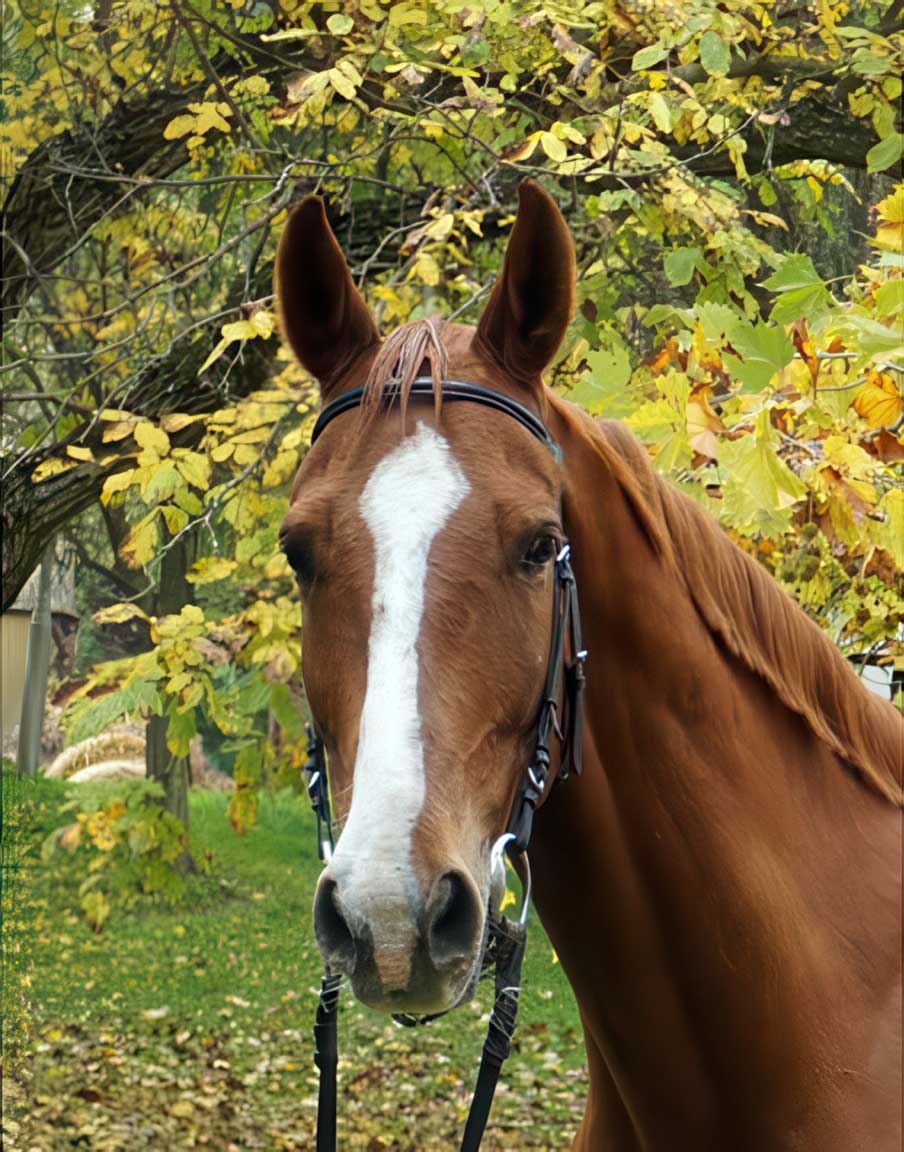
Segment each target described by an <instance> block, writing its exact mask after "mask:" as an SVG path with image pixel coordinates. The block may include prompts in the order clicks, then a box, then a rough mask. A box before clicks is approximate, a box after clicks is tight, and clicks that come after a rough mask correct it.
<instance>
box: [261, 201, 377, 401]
mask: <svg viewBox="0 0 904 1152" xmlns="http://www.w3.org/2000/svg"><path fill="white" fill-rule="evenodd" d="M275 281H276V295H277V297H278V299H279V311H280V316H281V317H282V327H283V332H284V333H285V336H286V338H287V339H288V341H289V344H290V345H291V346H292V351H293V352H294V353H295V355H296V356H297V357H298V359H299V360H300V361H301V364H302V366H303V367H304V368H306V369H307V370H308V372H310V373H311V375H312V376H314V377H316V379H317V380H318V381H319V382H320V392H321V395H322V396H324V397H325V396H326V395H327V394H328V393H329V391H330V389H331V388H332V386H333V385H334V384H335V383H336V382H337V381H338V379H339V378H340V377H341V376H342V374H343V372H344V370H345V369H347V368H348V367H349V366H350V365H351V363H352V361H353V360H354V359H355V358H356V357H357V356H358V355H359V354H360V353H361V352H363V351H364V350H365V349H366V348H369V347H371V345H373V344H377V343H378V342H379V339H380V337H379V335H378V333H377V329H376V327H375V325H374V322H373V319H372V318H371V315H370V312H369V311H368V310H367V305H366V304H365V303H364V301H363V300H362V298H361V294H360V293H359V292H358V290H357V288H356V287H355V285H354V282H353V280H352V278H351V274H350V273H349V270H348V265H347V264H346V263H345V258H344V257H343V255H342V249H341V248H340V247H339V244H338V242H337V240H336V237H335V236H334V235H333V232H332V229H331V228H330V226H329V223H328V222H327V218H326V211H325V209H324V205H323V201H322V200H321V199H320V197H319V196H309V197H308V198H307V199H306V200H303V201H302V202H301V204H299V206H298V207H297V208H296V209H295V211H294V212H293V213H292V214H291V215H290V216H289V219H288V220H287V221H286V226H285V228H284V229H283V234H282V236H281V237H280V241H279V251H278V252H277V255H276V276H275Z"/></svg>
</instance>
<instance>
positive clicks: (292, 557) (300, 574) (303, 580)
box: [282, 536, 314, 588]
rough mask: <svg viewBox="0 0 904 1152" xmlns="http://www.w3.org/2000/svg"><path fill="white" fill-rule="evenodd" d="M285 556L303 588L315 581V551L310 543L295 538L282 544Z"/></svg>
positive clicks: (297, 537)
mask: <svg viewBox="0 0 904 1152" xmlns="http://www.w3.org/2000/svg"><path fill="white" fill-rule="evenodd" d="M282 550H283V554H284V555H285V557H286V560H287V561H288V563H289V567H290V568H291V569H292V571H293V572H294V573H295V575H296V577H297V578H298V583H299V584H300V585H301V587H302V588H304V587H306V586H307V585H309V584H311V583H313V580H314V550H313V548H312V547H311V544H310V541H308V540H305V539H304V538H303V537H299V536H294V537H290V538H289V539H287V540H284V541H283V542H282Z"/></svg>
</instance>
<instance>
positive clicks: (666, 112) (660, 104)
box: [650, 92, 672, 132]
mask: <svg viewBox="0 0 904 1152" xmlns="http://www.w3.org/2000/svg"><path fill="white" fill-rule="evenodd" d="M650 115H651V116H652V117H653V123H654V124H655V125H656V127H657V128H658V129H659V131H660V132H671V131H672V110H671V108H670V107H669V102H668V100H666V98H665V96H663V94H662V93H661V92H654V93H653V95H652V96H651V98H650Z"/></svg>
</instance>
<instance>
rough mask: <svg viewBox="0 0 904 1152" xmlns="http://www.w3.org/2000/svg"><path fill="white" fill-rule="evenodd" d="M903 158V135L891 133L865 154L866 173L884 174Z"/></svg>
mask: <svg viewBox="0 0 904 1152" xmlns="http://www.w3.org/2000/svg"><path fill="white" fill-rule="evenodd" d="M902 156H904V133H901V132H892V133H891V135H890V136H886V137H885V139H884V140H880V141H879V143H878V144H874V145H873V146H872V148H870V150H869V152H867V154H866V170H867V172H884V171H885V169H886V168H891V166H892V164H897V162H898V161H899V160H900V159H901V157H902Z"/></svg>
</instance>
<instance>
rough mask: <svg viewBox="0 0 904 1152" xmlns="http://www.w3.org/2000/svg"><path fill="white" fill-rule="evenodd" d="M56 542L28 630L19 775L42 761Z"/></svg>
mask: <svg viewBox="0 0 904 1152" xmlns="http://www.w3.org/2000/svg"><path fill="white" fill-rule="evenodd" d="M53 562H54V549H53V543H52V542H51V544H49V545H48V547H47V549H46V551H45V552H44V556H43V559H42V560H41V569H40V572H39V574H38V599H37V603H36V604H35V610H34V612H33V613H32V617H31V624H30V626H29V629H28V649H27V651H26V655H25V687H24V690H23V692H22V719H21V721H20V724H19V749H18V753H19V754H18V756H17V757H16V764H17V770H18V774H19V775H20V776H34V775H35V773H36V772H37V770H38V764H39V763H40V762H41V733H42V731H43V729H44V705H45V701H46V697H47V672H48V669H49V668H50V641H51V622H50V576H51V572H52V571H53Z"/></svg>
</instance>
